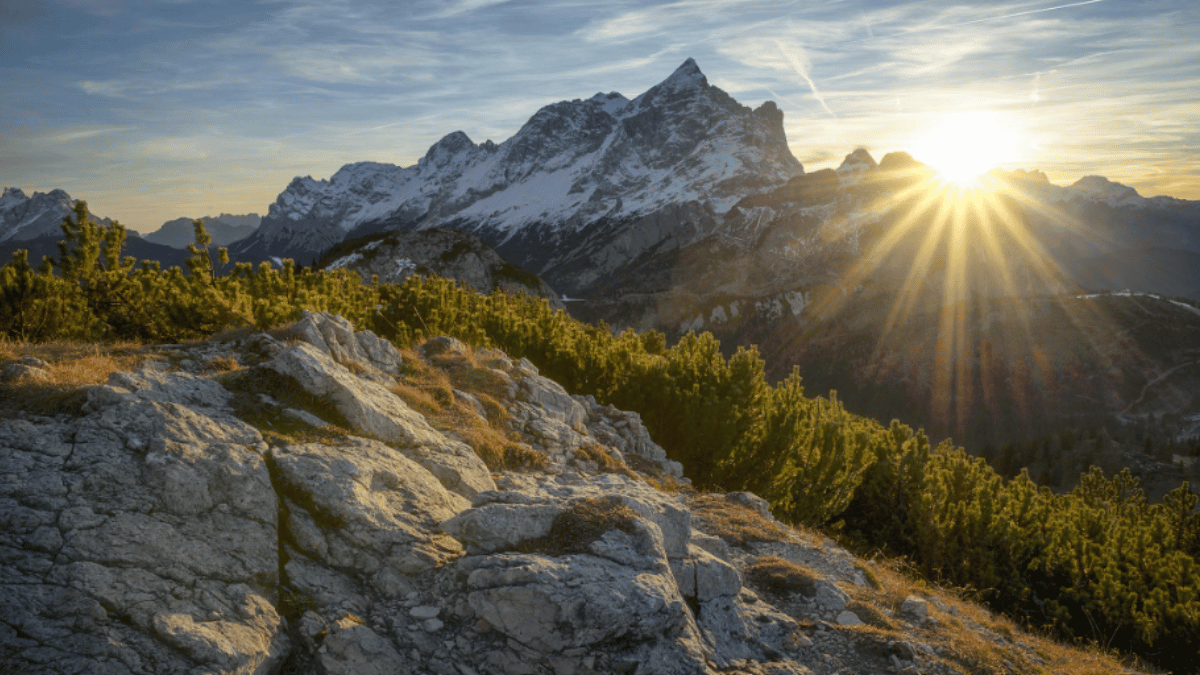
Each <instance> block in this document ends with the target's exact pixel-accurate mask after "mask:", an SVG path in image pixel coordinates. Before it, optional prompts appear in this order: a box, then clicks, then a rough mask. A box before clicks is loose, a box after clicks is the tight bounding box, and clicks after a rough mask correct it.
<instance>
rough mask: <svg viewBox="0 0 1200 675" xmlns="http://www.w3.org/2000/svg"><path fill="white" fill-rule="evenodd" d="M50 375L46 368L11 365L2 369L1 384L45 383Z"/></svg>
mask: <svg viewBox="0 0 1200 675" xmlns="http://www.w3.org/2000/svg"><path fill="white" fill-rule="evenodd" d="M49 379H50V373H48V372H46V370H45V369H44V368H39V367H37V366H32V365H28V364H25V363H10V364H8V365H6V366H4V368H0V382H44V381H46V380H49Z"/></svg>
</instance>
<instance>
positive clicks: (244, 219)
mask: <svg viewBox="0 0 1200 675" xmlns="http://www.w3.org/2000/svg"><path fill="white" fill-rule="evenodd" d="M194 220H197V219H194V218H176V219H175V220H168V221H167V222H165V223H163V224H162V227H160V228H158V229H157V230H155V231H153V232H151V233H149V234H144V235H142V239H145V240H146V241H149V242H152V243H155V244H162V245H164V246H171V247H174V248H187V245H188V244H192V243H195V241H196V238H195V230H194V226H193V224H192V223H193V221H194ZM199 220H202V221H204V228H205V230H207V231H208V234H209V236H210V237H212V245H213V246H228V245H229V244H231V243H233V242H235V241H238V240H239V239H245V238H246V237H248V236H250V234H251V233H253V232H254V229H255V228H256V227H258V224H259V223H260V222H262V217H261V216H259V215H258V214H257V213H248V214H246V215H239V216H235V215H232V214H229V213H222V214H221V215H219V216H204V217H203V218H199Z"/></svg>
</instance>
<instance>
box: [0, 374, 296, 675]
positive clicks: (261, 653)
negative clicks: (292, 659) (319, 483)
mask: <svg viewBox="0 0 1200 675" xmlns="http://www.w3.org/2000/svg"><path fill="white" fill-rule="evenodd" d="M130 398H134V397H133V396H132V395H130V397H129V398H120V397H118V398H117V399H115V400H114V401H111V402H112V403H113V404H112V405H108V406H105V407H103V408H102V409H101V410H98V411H96V412H93V413H92V414H91V415H89V416H87V417H84V418H82V419H80V420H77V421H73V422H69V423H46V424H33V423H30V422H24V421H2V422H0V453H2V454H3V456H4V458H5V461H4V462H2V463H0V511H2V513H0V549H2V550H3V551H4V552H5V553H4V558H3V559H4V560H5V563H4V565H3V568H2V569H3V573H2V574H0V625H3V626H10V627H17V628H19V631H20V635H22V636H24V637H22V638H20V640H17V641H16V642H13V643H10V644H12V645H13V646H14V647H15V648H16V649H18V650H35V651H36V655H35V653H34V652H30V651H19V652H18V654H17V656H18V657H19V658H23V659H35V658H36V662H37V663H38V664H39V671H45V672H51V673H68V672H69V673H74V672H82V671H87V672H113V673H117V672H123V673H128V672H133V673H153V672H184V671H188V670H192V669H207V670H220V671H223V672H237V673H266V672H272V671H273V670H274V669H275V668H277V667H278V665H280V664H281V663H282V659H283V658H284V656H285V655H286V653H287V652H288V650H289V641H288V638H287V636H286V630H285V627H284V625H283V621H282V618H281V617H280V615H279V614H278V612H277V610H276V609H275V607H274V600H273V599H272V598H273V596H275V594H276V593H277V584H278V579H277V575H278V569H279V564H278V558H277V554H276V551H277V539H278V535H277V532H276V527H275V525H276V500H275V494H274V490H273V489H272V486H271V481H270V477H269V475H268V471H267V467H266V463H265V462H264V461H263V458H262V456H261V455H260V454H259V453H258V451H257V450H256V448H257V447H258V446H259V444H260V442H261V438H260V437H259V435H258V433H257V432H256V431H254V430H253V429H252V428H250V427H248V426H247V425H245V424H243V423H240V422H235V421H230V420H223V419H217V418H213V417H208V416H205V415H203V414H200V413H199V412H197V411H196V410H194V409H192V408H188V407H186V406H183V405H180V404H178V403H160V402H154V401H146V400H136V399H134V400H129V399H130ZM18 552H20V553H18ZM10 560H19V562H18V563H16V564H15V565H10V563H9V562H8V561H10ZM9 637H13V638H14V640H16V636H15V635H11V636H9ZM30 640H32V642H30ZM5 642H8V640H5ZM39 644H41V645H46V647H38V646H37V645H39ZM51 645H54V647H50V646H51Z"/></svg>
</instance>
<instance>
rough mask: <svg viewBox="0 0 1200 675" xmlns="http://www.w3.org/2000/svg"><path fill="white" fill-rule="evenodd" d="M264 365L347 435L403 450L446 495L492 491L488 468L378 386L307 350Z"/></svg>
mask: <svg viewBox="0 0 1200 675" xmlns="http://www.w3.org/2000/svg"><path fill="white" fill-rule="evenodd" d="M264 365H265V366H266V367H268V368H270V369H272V370H275V371H276V372H279V373H282V374H284V375H287V376H289V377H291V378H293V379H295V380H296V381H297V382H298V383H299V384H300V386H302V387H303V388H304V390H305V391H307V392H309V393H310V394H313V395H314V396H319V397H322V398H323V399H326V400H328V401H330V402H331V403H332V404H333V405H334V406H336V408H337V410H338V412H339V413H340V414H341V415H342V416H343V417H344V418H345V419H346V422H347V423H348V424H349V425H350V428H351V429H352V430H354V431H356V432H358V433H362V434H365V435H368V436H371V437H373V438H377V439H380V440H382V441H386V442H389V443H396V444H400V445H403V446H405V451H406V454H408V455H409V456H410V457H412V458H413V459H414V460H415V461H417V462H418V463H420V464H421V465H422V466H424V467H425V468H427V469H429V470H430V471H431V472H433V474H434V475H435V476H437V477H438V480H440V481H442V483H443V484H444V485H445V486H446V487H447V488H448V489H450V490H453V491H455V492H457V493H459V494H461V495H463V496H464V497H467V498H468V499H469V498H471V497H473V496H475V495H476V494H478V493H479V492H482V491H484V490H491V489H493V488H494V487H495V484H494V483H493V482H492V479H491V473H490V472H489V471H488V468H487V466H486V465H485V464H484V463H483V460H481V459H479V456H478V455H476V454H475V452H474V451H472V450H471V449H470V448H469V447H467V446H465V445H463V444H462V443H460V442H457V441H453V440H451V439H449V438H447V437H446V436H444V435H443V434H441V433H440V432H438V431H437V430H435V429H434V428H433V427H431V426H430V425H429V423H428V422H427V421H425V418H424V417H422V416H421V415H420V414H418V413H417V412H415V411H413V410H412V409H411V408H409V407H408V406H407V405H406V404H405V403H404V401H402V400H400V398H399V397H397V396H396V395H395V394H393V393H392V392H390V391H389V390H388V389H387V388H386V387H384V386H383V385H380V384H378V383H376V382H371V381H368V380H363V379H361V378H358V377H356V376H355V375H354V374H353V373H351V372H350V371H349V370H347V369H346V368H345V367H344V366H342V365H340V364H338V363H337V362H335V361H334V360H333V359H332V358H331V357H330V356H328V355H327V354H325V353H323V352H321V351H320V350H318V349H317V348H315V347H313V346H312V345H309V344H307V343H298V344H296V345H293V346H292V347H289V348H288V349H286V350H284V351H283V352H282V353H280V354H279V355H278V356H276V357H275V358H273V359H271V360H270V361H268V362H267V363H266V364H264Z"/></svg>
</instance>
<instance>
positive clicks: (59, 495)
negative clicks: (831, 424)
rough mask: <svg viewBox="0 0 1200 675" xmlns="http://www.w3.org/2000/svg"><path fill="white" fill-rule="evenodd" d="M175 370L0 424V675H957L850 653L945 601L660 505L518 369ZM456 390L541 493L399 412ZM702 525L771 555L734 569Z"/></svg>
mask: <svg viewBox="0 0 1200 675" xmlns="http://www.w3.org/2000/svg"><path fill="white" fill-rule="evenodd" d="M172 351H173V352H174V353H173V354H172V355H171V359H170V361H169V362H168V361H159V362H151V363H147V364H146V365H144V366H143V367H142V368H140V369H138V370H136V371H133V372H125V373H114V374H112V375H111V376H110V378H109V382H108V384H106V385H102V386H96V387H93V388H91V389H90V390H89V391H88V393H87V402H86V404H84V405H83V406H82V407H81V408H80V412H79V414H78V415H61V414H60V415H58V416H57V417H53V418H51V417H39V416H36V415H29V414H26V415H25V416H23V417H14V418H11V419H4V420H0V453H2V457H3V461H2V462H0V671H3V672H6V673H7V672H16V673H25V672H39V673H41V672H46V673H55V674H60V673H61V674H64V675H65V674H67V673H82V672H87V673H112V674H114V675H116V674H120V675H129V674H134V673H147V674H149V673H201V672H203V673H247V674H250V673H254V674H262V675H267V674H273V673H283V672H287V673H315V674H322V675H339V674H345V675H350V674H355V675H360V674H363V673H368V674H370V673H381V674H382V673H437V674H439V675H452V674H453V675H470V674H471V673H476V674H478V673H492V674H497V675H510V674H511V675H518V674H532V673H539V674H540V673H546V674H549V673H555V674H558V673H571V674H581V675H582V674H586V673H657V674H671V673H679V674H693V673H694V674H698V675H699V674H709V673H723V672H739V673H764V674H765V673H772V674H781V673H792V674H797V675H800V674H807V673H814V672H815V673H822V674H824V673H833V672H836V671H838V670H840V669H842V668H843V667H850V668H851V669H857V671H861V672H891V671H898V672H905V671H904V670H902V668H915V667H917V666H918V665H920V666H921V667H922V668H926V667H927V668H926V670H923V671H922V672H945V673H951V672H958V671H956V670H954V669H953V668H949V667H945V664H944V663H943V661H941V660H939V658H940V657H938V655H937V653H936V652H935V651H933V650H932V649H931V648H928V647H925V646H924V645H923V643H922V642H921V641H919V640H916V639H915V638H914V639H908V638H907V637H906V638H905V639H903V640H899V641H893V642H894V644H899V645H901V647H895V648H894V649H893V648H890V647H889V649H892V651H891V652H881V653H885V654H886V653H890V654H891V655H892V659H893V660H892V661H887V660H884V659H883V657H880V656H878V654H877V653H876V652H878V651H879V650H875V651H870V652H869V653H868V652H862V653H860V652H859V651H856V650H859V649H860V648H861V647H862V643H863V640H868V641H870V640H877V639H879V638H878V634H877V633H856V632H854V631H855V630H856V629H855V628H854V627H855V626H858V625H861V624H862V623H863V622H871V621H874V622H875V625H876V627H878V626H884V627H885V628H887V629H888V630H891V631H892V633H891V634H896V635H903V636H907V635H909V633H911V632H912V631H916V630H918V629H920V630H927V629H929V628H930V627H931V626H936V625H937V624H938V621H939V619H938V618H937V617H938V616H944V613H945V612H946V611H948V610H947V609H946V607H945V606H943V605H940V604H939V601H937V600H935V599H930V601H929V602H928V603H926V599H925V596H920V597H918V596H916V595H913V596H912V597H908V598H907V599H906V600H905V601H904V603H903V607H896V608H894V610H884V611H887V612H889V614H888V616H887V617H884V618H882V619H881V618H880V616H882V615H878V616H877V615H873V614H872V613H870V612H867V611H865V610H864V609H863V608H862V607H861V602H858V601H856V600H855V598H857V597H861V595H862V593H863V592H864V591H862V590H861V589H865V588H867V587H868V583H867V581H865V580H864V577H863V574H864V573H865V572H864V570H866V567H865V566H863V565H862V564H860V563H858V562H856V561H855V560H854V559H853V558H852V557H851V556H849V554H847V553H845V552H844V551H841V550H840V549H837V548H836V547H835V546H833V545H832V543H831V542H827V541H822V540H819V539H814V538H813V537H812V536H809V535H801V534H799V533H796V532H794V531H791V530H788V529H786V528H784V527H782V526H780V525H779V524H778V523H775V522H774V521H773V519H771V516H770V512H769V510H768V508H767V505H766V503H765V502H763V501H762V500H761V499H759V498H758V497H755V496H754V495H751V494H749V493H735V494H731V495H728V496H725V497H719V496H700V495H696V494H695V493H693V492H691V491H689V490H686V489H681V490H677V491H663V490H662V489H660V487H656V486H662V485H667V484H673V485H676V486H686V481H685V480H683V479H682V478H681V477H680V470H679V465H678V464H676V463H674V462H671V461H669V460H667V458H666V457H665V454H664V453H663V450H662V448H660V447H659V446H657V445H656V444H654V442H653V441H652V440H651V439H650V437H649V435H648V434H647V433H646V430H645V428H644V427H643V426H642V425H641V422H640V420H639V418H638V416H637V415H634V414H631V413H626V412H621V411H618V410H615V409H613V408H611V407H608V406H601V405H598V404H597V403H596V402H595V401H594V400H593V399H590V398H584V397H576V396H571V395H570V394H568V393H567V392H566V391H564V390H563V389H562V387H560V386H559V385H557V384H556V383H554V382H552V381H550V380H548V379H546V378H545V377H543V376H542V375H540V374H539V373H538V371H537V369H536V368H535V367H534V366H533V365H532V364H530V363H529V362H528V361H523V360H521V361H516V360H513V359H510V358H509V357H507V356H505V355H504V354H502V353H500V352H496V351H487V350H481V351H475V350H472V349H470V348H468V347H466V346H465V345H463V344H462V343H461V342H459V341H457V340H454V339H452V338H438V339H436V340H431V341H430V342H429V343H427V344H426V345H425V346H424V347H423V348H421V349H419V350H417V351H416V352H415V353H411V352H410V353H401V352H399V351H397V350H396V349H395V347H393V346H392V345H391V344H389V343H387V342H385V341H382V340H380V339H379V338H377V337H376V336H374V335H372V334H370V333H366V332H356V331H354V330H353V328H352V327H351V326H350V325H349V324H348V323H347V322H346V321H345V320H344V319H341V318H339V317H334V316H330V315H328V314H324V313H315V314H308V315H306V316H305V318H304V319H303V320H302V321H300V322H299V323H298V324H296V325H295V326H293V327H292V328H291V329H290V330H288V331H286V332H284V333H274V334H257V335H252V336H249V337H244V338H239V339H236V340H234V341H232V342H229V341H227V342H221V343H217V342H211V343H201V344H195V345H190V346H182V347H176V348H174V349H173V350H172ZM218 357H219V358H221V359H224V360H225V361H226V362H228V363H236V367H235V368H234V369H233V370H231V371H229V372H226V373H225V374H223V375H216V376H214V375H211V374H204V373H203V372H201V371H202V368H203V366H202V365H200V364H205V363H209V362H211V361H212V360H213V359H215V358H218ZM464 363H473V364H475V365H473V366H472V367H475V368H478V369H480V372H486V373H489V375H488V378H486V380H487V381H488V382H491V383H492V384H493V385H496V386H492V387H490V388H489V389H488V390H487V391H483V390H478V391H468V390H458V391H456V392H454V395H453V396H443V399H444V401H445V402H446V405H461V406H462V408H461V410H464V411H475V412H471V413H469V414H473V415H477V416H478V418H479V419H478V421H479V423H480V424H484V423H491V424H496V425H501V426H502V427H503V431H504V433H505V434H506V436H505V437H506V438H507V439H508V442H509V443H510V444H512V445H513V446H514V447H518V448H519V449H520V452H521V453H525V455H526V456H530V455H532V456H538V457H541V458H542V459H541V461H540V462H538V463H535V465H536V466H537V467H540V468H536V469H534V470H529V469H526V470H520V471H514V470H508V469H506V468H505V467H504V466H497V465H494V464H493V465H492V466H490V467H489V466H487V465H485V464H484V462H483V460H482V459H481V458H480V454H477V452H476V446H473V445H471V444H470V442H469V441H470V438H471V436H470V434H467V433H466V432H465V431H464V430H462V429H453V428H448V427H447V426H446V424H445V423H444V419H443V418H439V417H437V415H435V414H434V413H433V412H432V410H431V409H430V410H425V409H423V412H418V410H416V409H415V408H414V407H411V406H410V405H409V404H407V403H405V401H404V399H403V398H401V397H400V396H399V395H398V394H397V392H400V391H402V390H404V387H410V388H411V387H415V386H416V385H415V384H414V383H413V382H412V381H410V380H409V378H410V377H411V376H410V375H406V373H414V372H418V371H420V370H421V369H422V368H440V367H444V368H451V369H452V368H454V367H464V366H462V364H464ZM438 364H441V365H438ZM455 364H459V365H455ZM18 365H21V366H23V367H24V368H28V369H30V370H34V371H46V370H47V369H49V368H52V364H48V363H46V362H44V361H36V362H35V361H34V360H28V361H27V362H25V363H22V364H18ZM447 372H449V371H447ZM22 373H24V371H22ZM18 377H29V376H28V375H18ZM21 381H22V382H25V383H26V384H25V385H23V386H26V385H27V384H28V381H27V380H21ZM485 402H487V405H484V403H485ZM493 404H495V405H499V406H502V407H503V408H504V409H505V414H496V413H495V411H494V408H495V406H494V405H493ZM464 414H468V413H464ZM484 454H486V453H484ZM631 466H632V467H636V468H637V469H638V470H637V471H634V470H633V469H631V468H630V467H631ZM659 481H665V482H659ZM701 503H703V504H702V506H703V508H701ZM714 509H716V511H717V512H720V513H725V514H726V515H729V514H732V516H730V519H731V522H732V521H738V522H745V521H746V520H747V519H750V520H753V521H755V522H758V523H759V526H760V527H762V528H767V529H770V530H772V531H775V532H777V533H778V536H777V537H776V539H775V540H773V541H768V542H760V543H757V544H746V543H745V542H741V543H737V541H736V538H732V539H731V538H729V536H728V535H729V532H728V531H727V528H726V527H725V526H721V525H714V523H719V522H720V521H721V519H720V518H717V519H715V520H714V518H713V517H712V514H713V513H714ZM731 541H732V542H734V543H730V542H731ZM763 561H767V562H766V563H764V562H763ZM772 561H774V562H772ZM772 565H774V566H775V567H772ZM789 565H790V566H802V567H796V569H801V570H802V571H800V572H795V571H788V570H790V569H791V568H787V569H785V573H782V574H781V573H779V572H778V570H777V568H780V566H783V567H787V566H789ZM764 570H766V571H765V572H764ZM772 570H775V571H774V572H773V571H772ZM772 574H774V575H775V576H772ZM764 575H765V576H764ZM794 578H800V579H801V580H802V583H794V582H793V581H792V579H794ZM789 584H790V585H789ZM780 589H783V590H780ZM901 596H902V597H903V596H904V594H903V593H902V594H901ZM876 614H878V612H876ZM964 621H965V619H964ZM906 626H907V628H905V627H906ZM981 630H982V629H981ZM901 631H909V633H901ZM883 669H889V670H883ZM908 672H912V671H911V670H910V671H908Z"/></svg>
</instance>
